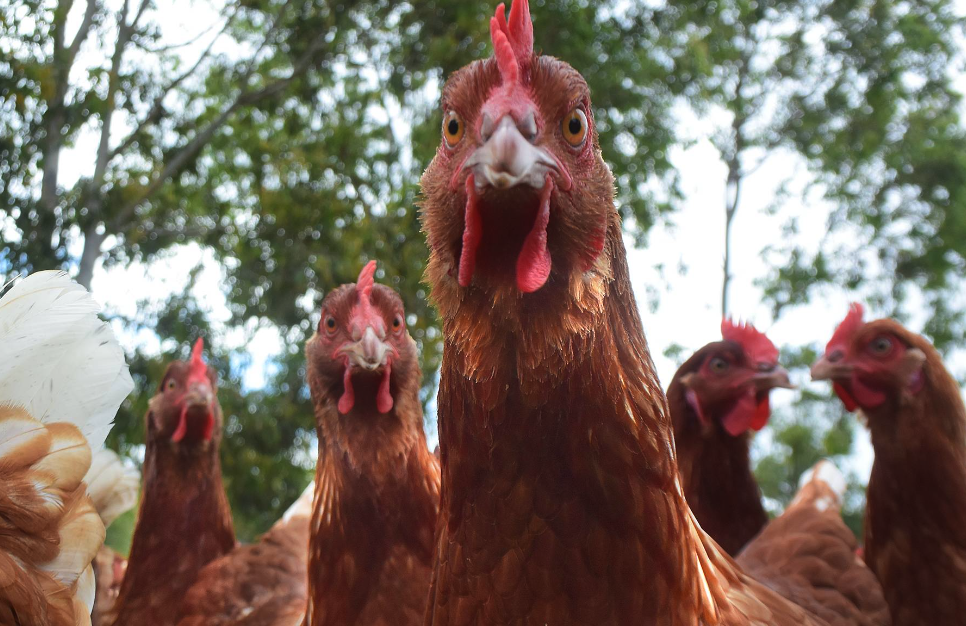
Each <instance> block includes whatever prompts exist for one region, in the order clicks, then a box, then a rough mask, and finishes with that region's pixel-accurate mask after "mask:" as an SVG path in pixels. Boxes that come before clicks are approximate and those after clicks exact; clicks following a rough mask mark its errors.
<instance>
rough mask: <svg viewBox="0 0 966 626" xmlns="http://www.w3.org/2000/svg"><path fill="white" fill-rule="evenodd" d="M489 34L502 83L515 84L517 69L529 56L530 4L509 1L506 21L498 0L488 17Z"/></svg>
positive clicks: (530, 48) (517, 78)
mask: <svg viewBox="0 0 966 626" xmlns="http://www.w3.org/2000/svg"><path fill="white" fill-rule="evenodd" d="M490 37H491V39H492V40H493V54H494V56H496V63H497V66H499V68H500V75H501V76H502V77H503V84H504V85H514V84H517V83H518V82H520V73H521V71H522V70H523V68H524V66H526V65H527V64H529V63H530V57H531V56H533V21H532V20H531V19H530V4H529V3H528V2H527V0H516V1H515V2H514V3H513V5H512V6H511V7H510V21H509V23H507V19H506V7H505V5H504V4H503V3H500V5H499V6H498V7H496V13H495V14H494V16H493V18H492V19H491V20H490Z"/></svg>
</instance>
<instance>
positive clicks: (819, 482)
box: [789, 459, 848, 511]
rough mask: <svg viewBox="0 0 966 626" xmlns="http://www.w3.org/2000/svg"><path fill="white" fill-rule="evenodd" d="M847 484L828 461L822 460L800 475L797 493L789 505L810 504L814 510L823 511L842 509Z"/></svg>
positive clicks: (837, 469) (839, 471)
mask: <svg viewBox="0 0 966 626" xmlns="http://www.w3.org/2000/svg"><path fill="white" fill-rule="evenodd" d="M847 487H848V483H847V481H846V480H845V475H844V474H842V472H841V470H839V468H837V467H835V464H834V463H832V462H831V461H829V460H828V459H822V460H821V461H819V462H818V463H816V464H815V465H813V466H812V468H811V469H809V470H808V471H806V472H805V473H804V474H802V477H801V478H800V479H799V481H798V493H797V494H796V495H795V499H794V500H792V503H791V505H789V506H792V505H797V504H804V503H806V502H811V503H812V504H813V505H814V506H815V507H816V508H818V509H819V510H822V511H824V510H825V509H828V508H830V507H831V508H834V509H835V510H836V511H838V510H840V509H841V508H842V502H843V500H844V499H845V491H846V489H847Z"/></svg>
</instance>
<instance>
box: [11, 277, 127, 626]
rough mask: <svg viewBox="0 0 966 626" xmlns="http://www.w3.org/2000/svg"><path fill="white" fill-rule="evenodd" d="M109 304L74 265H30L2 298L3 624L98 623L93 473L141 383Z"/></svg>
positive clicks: (98, 530) (100, 528) (100, 530)
mask: <svg viewBox="0 0 966 626" xmlns="http://www.w3.org/2000/svg"><path fill="white" fill-rule="evenodd" d="M2 290H3V288H0V291H2ZM98 309H99V307H98V305H97V303H96V302H94V299H93V298H92V297H91V296H90V294H88V293H87V291H86V290H85V289H84V288H83V287H81V286H80V285H78V284H77V283H75V282H73V281H72V280H71V279H70V278H69V277H68V276H67V274H66V273H65V272H37V273H35V274H31V275H30V276H28V277H27V278H25V279H23V280H21V281H19V282H17V283H16V284H15V285H13V286H12V287H10V288H9V289H8V290H7V291H6V293H5V294H4V295H3V297H2V298H0V345H2V346H3V358H2V359H0V624H3V625H4V626H82V625H88V624H90V614H91V607H92V606H93V604H94V575H93V570H92V568H91V561H92V560H93V559H94V556H95V554H96V553H97V550H98V548H100V547H101V544H102V543H103V542H104V522H103V521H102V520H101V518H100V516H99V515H98V512H97V510H96V509H95V502H94V501H93V499H92V498H91V497H90V495H91V494H90V491H89V488H90V484H89V483H88V482H87V480H88V479H89V476H86V475H85V474H86V473H87V471H88V469H89V468H90V467H91V459H92V455H96V454H97V452H98V451H99V450H100V449H101V447H102V446H103V445H104V439H105V437H106V436H107V434H108V433H109V432H110V430H111V427H112V425H113V423H114V416H115V414H116V413H117V409H118V407H119V406H120V404H121V402H123V401H124V398H125V397H127V395H128V394H129V393H130V391H131V389H133V388H134V383H133V381H132V380H131V375H130V373H129V372H128V367H127V365H126V364H125V362H124V352H123V350H121V347H120V346H119V345H118V343H117V340H116V339H115V337H114V333H113V332H112V331H111V328H110V326H108V325H107V324H106V323H105V322H103V321H102V320H100V319H99V318H98V316H97V312H98Z"/></svg>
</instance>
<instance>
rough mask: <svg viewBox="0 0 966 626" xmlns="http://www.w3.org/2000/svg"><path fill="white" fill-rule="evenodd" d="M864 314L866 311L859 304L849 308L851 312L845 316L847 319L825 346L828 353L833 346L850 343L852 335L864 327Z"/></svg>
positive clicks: (856, 303)
mask: <svg viewBox="0 0 966 626" xmlns="http://www.w3.org/2000/svg"><path fill="white" fill-rule="evenodd" d="M864 314H865V309H864V308H863V306H862V305H861V304H859V303H858V302H853V303H852V304H851V305H850V306H849V312H848V314H847V315H846V316H845V319H844V320H842V322H841V323H840V324H839V325H838V327H837V328H836V329H835V333H834V334H833V335H832V338H831V339H829V342H828V343H827V344H826V345H825V351H826V352H828V351H829V350H831V349H832V347H833V346H842V345H844V344H846V343H848V341H849V339H850V338H851V337H852V335H854V334H855V333H856V331H857V330H859V328H861V327H862V316H863V315H864Z"/></svg>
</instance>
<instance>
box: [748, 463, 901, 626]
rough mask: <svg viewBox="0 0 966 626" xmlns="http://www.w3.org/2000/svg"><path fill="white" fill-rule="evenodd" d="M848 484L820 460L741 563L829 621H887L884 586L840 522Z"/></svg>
mask: <svg viewBox="0 0 966 626" xmlns="http://www.w3.org/2000/svg"><path fill="white" fill-rule="evenodd" d="M845 488H846V481H845V476H843V475H842V473H841V472H839V470H838V469H837V468H836V467H835V466H834V465H832V463H830V462H829V461H819V462H818V463H817V464H816V465H815V467H814V468H812V469H811V470H809V471H808V472H806V473H805V474H804V475H803V476H802V479H801V481H800V488H799V492H798V494H797V495H796V496H795V499H794V500H792V502H791V504H789V506H788V508H787V509H786V510H785V512H784V513H782V515H781V516H780V517H778V518H776V519H775V520H772V521H771V522H770V523H769V524H768V525H767V526H765V528H764V530H762V531H761V534H759V535H758V536H757V537H755V538H754V539H752V540H751V541H750V542H749V543H748V545H747V546H746V547H745V549H744V550H742V551H741V553H740V554H739V555H738V558H737V561H738V565H740V566H741V567H742V568H743V569H744V570H745V572H747V573H748V574H750V575H751V576H752V577H754V578H755V580H758V581H759V582H763V583H765V584H766V585H768V586H769V587H771V588H772V589H773V590H775V591H777V592H778V593H780V594H781V595H782V596H784V597H785V598H788V599H789V600H791V601H792V602H794V603H795V604H797V605H799V606H801V607H804V608H806V609H808V610H809V611H810V612H811V613H812V614H813V615H817V616H819V617H821V618H822V619H824V620H825V621H826V622H828V623H829V624H832V625H836V624H842V625H843V626H844V625H845V624H865V625H868V626H872V625H873V624H889V623H890V619H889V606H888V604H886V600H885V597H884V596H883V592H882V586H881V585H880V584H879V582H878V581H877V580H876V578H875V575H874V574H873V573H872V572H871V571H870V570H869V568H868V567H866V565H865V563H864V562H863V561H862V560H861V558H859V557H858V556H857V554H856V552H857V549H858V542H857V541H856V539H855V535H854V534H852V531H851V530H850V529H849V527H848V526H846V525H845V522H843V521H842V500H843V498H844V497H845Z"/></svg>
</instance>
